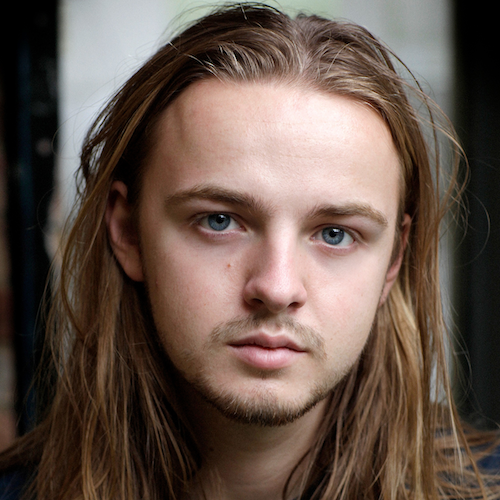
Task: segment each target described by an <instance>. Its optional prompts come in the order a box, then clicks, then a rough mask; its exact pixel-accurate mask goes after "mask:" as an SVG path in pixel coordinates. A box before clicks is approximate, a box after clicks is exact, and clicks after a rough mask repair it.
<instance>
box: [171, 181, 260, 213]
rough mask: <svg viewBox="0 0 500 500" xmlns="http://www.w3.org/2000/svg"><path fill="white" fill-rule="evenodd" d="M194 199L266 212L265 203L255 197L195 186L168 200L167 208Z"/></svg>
mask: <svg viewBox="0 0 500 500" xmlns="http://www.w3.org/2000/svg"><path fill="white" fill-rule="evenodd" d="M193 199H199V200H210V201H217V202H220V203H225V204H229V205H238V206H240V207H243V208H245V209H246V210H248V211H249V212H252V213H262V212H265V205H264V203H263V202H262V201H261V200H259V199H258V198H256V197H255V196H253V195H250V194H246V193H238V192H236V191H232V190H230V189H225V188H221V187H215V186H195V187H194V188H192V189H187V190H185V191H179V192H177V193H174V194H172V195H170V196H169V197H168V198H167V199H166V201H165V206H166V207H167V208H172V207H175V206H177V205H180V204H182V203H186V202H188V201H190V200H193Z"/></svg>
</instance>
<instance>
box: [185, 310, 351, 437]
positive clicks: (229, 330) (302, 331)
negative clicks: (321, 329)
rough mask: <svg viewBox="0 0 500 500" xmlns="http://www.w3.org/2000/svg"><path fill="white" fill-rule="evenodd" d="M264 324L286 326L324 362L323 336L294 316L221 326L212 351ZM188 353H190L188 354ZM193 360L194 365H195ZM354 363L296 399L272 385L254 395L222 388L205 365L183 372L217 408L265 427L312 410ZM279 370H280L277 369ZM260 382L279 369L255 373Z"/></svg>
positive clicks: (212, 338) (237, 419) (212, 341)
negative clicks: (274, 389)
mask: <svg viewBox="0 0 500 500" xmlns="http://www.w3.org/2000/svg"><path fill="white" fill-rule="evenodd" d="M262 325H268V326H269V325H272V327H274V328H284V329H286V331H288V332H290V333H291V334H293V336H294V338H296V339H300V340H301V342H302V343H303V344H305V345H306V346H307V347H308V348H309V349H310V350H309V352H308V355H310V356H313V357H314V358H315V359H316V360H317V361H318V362H324V361H325V359H326V353H325V349H324V345H323V344H324V343H323V340H322V337H321V335H319V334H318V333H317V332H316V331H314V330H313V329H311V328H309V327H305V326H303V325H300V324H299V323H297V322H296V321H295V320H293V319H291V318H285V319H284V320H279V321H276V320H273V321H272V322H271V321H269V320H268V319H267V318H266V317H264V316H253V317H250V318H248V319H242V320H234V321H231V322H228V323H225V324H222V325H219V326H217V327H216V328H214V330H213V331H212V333H211V335H210V338H209V342H208V351H210V350H211V349H213V348H214V346H218V345H220V344H221V343H224V342H227V341H228V340H232V339H236V338H241V336H242V335H243V334H245V332H248V331H251V330H252V329H255V328H257V327H259V326H262ZM186 356H188V355H186ZM194 363H195V361H194V360H192V363H191V366H192V367H194ZM349 370H350V366H349V367H348V368H346V369H343V370H340V372H336V373H331V374H330V375H329V376H328V377H325V380H322V381H316V382H311V384H310V386H309V389H308V391H307V395H304V394H302V395H298V396H297V398H296V399H295V400H291V401H290V400H288V401H283V400H282V399H281V398H280V396H279V395H278V394H277V393H276V392H274V391H273V390H272V389H270V388H262V387H260V388H255V390H254V391H252V392H251V393H250V394H240V393H236V392H235V391H234V390H232V391H231V390H228V389H224V388H222V387H220V384H218V383H217V382H216V381H215V380H214V379H213V378H212V376H211V375H210V373H207V371H206V370H204V369H203V368H201V367H198V368H197V369H196V368H195V369H192V370H189V372H190V375H189V376H188V375H187V373H185V374H181V376H182V378H183V379H184V381H185V382H187V384H188V385H189V386H190V387H191V388H192V389H194V391H195V392H196V393H197V394H198V395H199V396H201V398H202V399H204V400H205V401H206V402H208V403H209V404H210V405H212V406H213V407H214V408H216V409H217V410H218V411H219V412H220V413H221V414H222V415H223V416H225V417H226V418H228V419H230V420H232V421H235V422H239V423H243V424H247V425H257V426H261V427H279V426H284V425H287V424H290V423H292V422H294V421H296V420H297V419H299V418H301V417H302V416H304V415H305V414H306V413H307V412H309V411H310V410H312V409H313V408H314V407H315V406H316V405H317V404H318V403H319V402H321V401H323V400H324V399H325V398H327V397H328V396H329V395H330V394H331V393H332V390H333V388H334V387H335V386H336V385H337V384H338V383H339V382H340V381H341V380H342V379H343V378H344V377H345V376H346V375H347V373H348V372H349ZM277 372H279V370H278V371H277ZM254 376H255V378H256V385H257V384H258V382H259V379H260V380H265V379H266V378H270V377H276V376H279V373H276V372H265V371H262V372H259V373H257V374H254Z"/></svg>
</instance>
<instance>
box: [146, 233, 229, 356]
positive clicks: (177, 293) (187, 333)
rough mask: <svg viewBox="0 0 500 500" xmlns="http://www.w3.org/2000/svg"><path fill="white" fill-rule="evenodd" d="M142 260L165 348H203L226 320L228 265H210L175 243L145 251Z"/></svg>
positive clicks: (215, 263)
mask: <svg viewBox="0 0 500 500" xmlns="http://www.w3.org/2000/svg"><path fill="white" fill-rule="evenodd" d="M144 247H146V245H144ZM179 249H181V250H179ZM143 261H144V263H145V265H144V268H145V276H146V284H147V287H148V293H149V299H150V302H151V308H152V312H153V318H154V321H155V324H156V327H157V329H158V331H159V333H160V335H161V336H162V338H163V340H164V342H165V344H166V347H167V346H169V347H171V348H175V349H185V348H187V347H189V346H193V347H194V346H197V345H202V344H203V341H204V339H205V338H206V337H207V336H208V335H209V333H210V332H211V331H212V329H213V328H214V327H215V325H216V324H218V323H220V322H221V321H223V320H224V319H227V318H226V317H227V314H228V304H227V300H226V296H227V294H228V293H229V291H230V290H231V289H232V287H231V286H230V284H229V283H228V278H229V276H228V274H229V273H228V270H227V264H223V263H222V262H211V260H210V259H205V258H203V257H200V255H199V254H198V253H196V252H192V251H189V250H187V249H186V247H185V246H184V247H183V246H182V245H180V244H176V243H175V241H170V245H167V244H165V243H164V244H162V243H161V242H160V243H156V244H154V246H153V245H151V246H149V247H148V248H147V251H146V248H144V250H143ZM233 293H234V292H233Z"/></svg>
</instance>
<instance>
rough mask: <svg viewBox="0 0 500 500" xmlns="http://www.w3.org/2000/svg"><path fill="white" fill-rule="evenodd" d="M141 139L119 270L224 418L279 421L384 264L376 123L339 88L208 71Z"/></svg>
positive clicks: (308, 393) (383, 280) (323, 370)
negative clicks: (143, 156) (212, 76)
mask: <svg viewBox="0 0 500 500" xmlns="http://www.w3.org/2000/svg"><path fill="white" fill-rule="evenodd" d="M155 139H156V140H155V145H154V147H153V149H152V151H151V154H150V157H149V159H148V162H147V165H146V170H145V175H144V179H143V187H142V194H141V198H140V205H139V224H138V231H139V241H140V245H139V246H140V252H139V251H138V248H139V246H138V247H137V248H131V249H130V252H129V255H128V256H127V259H126V261H127V262H126V264H125V265H124V269H125V271H126V272H127V273H128V274H129V276H131V277H132V278H133V279H135V280H144V281H145V283H146V287H147V290H148V295H149V298H150V301H151V308H152V313H153V317H154V321H155V324H156V326H157V329H158V332H159V335H160V338H161V340H162V342H163V345H164V348H165V350H166V352H167V354H168V356H169V357H170V359H171V361H172V363H173V364H174V365H175V367H176V368H177V370H178V371H179V372H180V373H181V374H182V376H183V377H184V379H185V380H186V381H187V382H188V384H189V386H191V387H194V388H195V389H197V391H199V393H201V394H202V395H203V396H204V397H205V398H206V399H208V400H209V401H211V402H212V403H214V404H215V405H216V406H217V408H219V409H220V410H221V411H222V412H223V413H224V414H226V415H228V416H233V417H234V418H237V419H240V420H243V421H246V422H250V423H251V422H258V423H261V424H262V423H264V424H268V425H278V424H282V423H286V422H288V421H292V420H293V419H295V418H297V417H298V416H300V415H302V414H303V413H304V412H305V411H307V410H308V409H309V408H311V407H312V406H314V405H315V404H316V403H317V402H318V401H320V400H321V399H323V398H325V397H326V396H327V395H328V394H329V393H330V392H331V390H332V388H334V387H335V385H336V384H337V383H338V382H339V380H340V379H341V378H342V377H343V376H344V375H345V374H346V373H347V372H348V371H349V369H350V368H351V367H352V366H353V364H354V363H355V361H356V360H357V358H358V357H359V355H360V353H361V351H362V349H363V346H364V345H365V342H366V340H367V337H368V335H369V333H370V329H371V326H372V323H373V321H374V317H375V314H376V312H377V309H378V307H379V306H380V303H381V301H383V300H384V297H385V296H386V294H387V293H388V291H389V288H390V286H391V284H392V282H393V281H394V279H395V277H396V275H397V271H398V268H399V262H395V263H394V262H392V261H391V255H392V251H393V244H394V240H395V228H396V223H397V222H400V221H396V219H397V214H398V203H399V194H400V193H399V185H400V182H399V180H400V177H399V175H400V173H399V172H400V167H399V160H398V155H397V152H396V150H395V148H394V145H393V142H392V139H391V135H390V132H389V130H388V128H387V126H386V125H385V124H384V122H383V121H382V119H381V118H380V117H379V116H378V115H377V114H376V113H375V112H374V111H373V110H371V109H369V108H368V107H367V106H364V105H362V104H360V103H358V102H356V101H353V100H351V99H349V98H346V97H340V96H334V95H326V94H322V93H319V92H314V91H308V90H304V89H301V88H297V87H290V86H284V85H279V84H224V83H221V82H219V81H216V80H209V81H204V82H199V83H196V84H193V85H191V86H190V87H189V88H188V89H187V90H186V91H185V92H184V93H183V94H181V96H180V97H179V98H178V99H177V100H176V101H175V102H174V103H173V104H172V105H171V106H170V107H169V108H168V109H167V110H166V112H164V114H163V116H162V118H161V120H160V122H159V124H158V126H157V130H156V138H155ZM119 259H120V257H119ZM120 260H121V261H122V263H123V259H120Z"/></svg>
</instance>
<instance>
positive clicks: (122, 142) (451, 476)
mask: <svg viewBox="0 0 500 500" xmlns="http://www.w3.org/2000/svg"><path fill="white" fill-rule="evenodd" d="M401 70H402V71H404V74H406V75H407V76H405V77H404V78H403V77H402V76H400V75H399V72H400V71H401ZM409 76H410V74H409V73H408V72H407V71H406V70H405V69H404V66H403V65H402V63H401V62H400V61H398V60H397V58H396V57H395V56H394V54H392V53H391V52H390V51H389V49H388V48H387V47H385V46H384V45H383V44H382V43H381V42H380V41H379V40H378V39H377V38H375V37H374V36H373V35H371V34H370V33H369V32H368V31H367V30H366V29H364V28H362V27H360V26H357V25H355V24H351V23H348V22H337V21H330V20H327V19H323V18H321V17H317V16H306V15H298V16H297V17H296V18H295V19H292V18H290V17H288V16H287V15H285V14H283V13H281V12H279V11H278V10H275V9H273V8H270V7H267V6H264V5H260V4H257V5H254V4H252V5H250V4H240V5H237V6H231V7H226V8H223V9H220V10H217V11H215V12H214V13H212V14H210V15H208V16H206V17H205V18H203V19H201V20H200V21H198V22H197V23H196V24H194V25H193V26H191V27H190V28H188V29H186V30H185V31H184V32H182V33H181V34H179V35H178V36H177V37H175V38H174V39H173V40H172V41H171V42H170V43H167V44H166V45H164V46H163V47H162V48H160V50H159V51H158V52H157V53H156V54H155V55H154V56H153V57H151V59H149V60H148V61H147V62H146V63H145V64H144V65H143V66H142V67H141V68H140V69H139V70H138V71H137V72H136V73H135V74H134V75H133V76H132V77H131V78H130V79H129V80H128V82H127V83H125V85H124V86H123V87H122V88H121V89H120V90H119V92H118V93H117V94H116V95H115V96H114V98H113V99H112V100H111V102H110V103H109V104H108V106H107V107H106V108H105V109H104V111H103V112H102V113H101V114H100V116H99V117H98V119H97V120H96V122H95V123H94V125H93V127H92V129H91V130H90V132H89V134H88V136H87V138H86V141H85V144H84V146H83V151H82V155H81V166H80V170H79V180H80V182H79V191H78V204H77V208H76V211H75V213H74V217H73V222H72V226H71V229H70V230H69V231H68V234H67V237H66V239H65V245H64V249H63V254H62V265H61V268H60V270H59V271H58V273H57V277H56V278H55V279H54V284H53V290H54V291H53V296H52V297H51V310H50V313H49V316H48V328H47V342H46V351H45V357H44V362H43V365H42V370H43V375H44V377H45V378H44V380H45V382H46V386H47V381H48V383H49V395H48V401H49V403H48V404H47V407H46V408H45V410H44V412H43V413H42V415H41V420H40V423H39V425H38V426H37V427H36V428H35V430H34V431H32V432H31V433H30V434H28V435H27V436H25V437H23V438H21V439H20V440H19V441H18V442H17V443H16V444H15V445H14V446H13V447H12V448H11V449H10V450H8V451H7V452H6V453H4V454H3V456H2V458H0V464H3V466H4V467H5V466H6V464H9V466H10V467H14V466H16V464H17V466H19V465H20V464H23V465H26V464H27V463H29V464H32V465H33V470H34V478H33V481H32V485H31V486H32V491H31V493H33V494H34V495H35V496H36V498H37V500H69V499H71V500H75V499H85V500H91V499H92V500H97V499H101V500H110V499H116V498H121V499H144V500H153V499H154V500H160V499H165V498H168V499H176V498H180V496H181V495H182V492H183V491H185V490H186V488H187V486H188V485H189V483H190V482H191V481H192V479H193V478H194V477H195V475H196V472H197V470H198V469H199V467H200V465H201V464H202V460H203V457H202V456H201V455H200V453H199V451H198V448H197V446H196V440H195V439H194V437H193V434H192V432H191V431H190V427H189V423H188V421H187V419H186V418H185V416H184V415H183V411H182V407H181V404H180V402H179V401H178V395H177V394H176V391H175V384H174V380H173V374H172V373H173V372H172V370H171V368H169V366H170V362H169V360H168V358H167V356H166V354H165V353H164V351H163V349H162V347H161V344H160V342H159V339H158V337H157V333H156V331H155V328H154V325H153V322H152V319H151V314H150V312H149V308H148V305H147V299H146V295H145V293H144V289H143V285H142V284H140V283H136V282H133V281H131V280H130V279H129V278H128V277H127V276H126V275H125V273H124V272H123V270H122V269H121V267H120V266H119V264H118V263H117V261H116V259H115V257H114V255H113V252H112V249H111V247H110V244H109V241H108V235H107V232H106V225H105V220H104V214H105V211H106V206H107V202H108V196H109V192H110V187H111V184H112V183H113V181H115V180H117V179H118V180H121V181H123V182H124V183H125V184H126V185H127V187H128V193H129V201H130V202H131V203H132V204H133V205H136V204H137V203H138V200H139V198H140V197H139V193H140V190H141V179H142V177H143V170H144V168H147V165H146V163H147V162H146V157H147V153H148V151H149V149H150V148H151V146H152V141H153V138H154V133H153V132H154V129H155V127H156V124H157V122H158V118H159V116H160V115H161V113H162V112H163V111H164V110H165V109H166V108H167V107H168V106H169V105H170V104H171V103H172V102H173V101H174V100H175V99H176V98H177V96H179V95H180V94H181V93H182V91H183V90H184V89H185V88H186V87H188V86H189V85H191V84H192V83H193V82H196V81H199V80H203V79H210V78H215V79H219V80H221V81H227V82H236V83H238V82H274V83H279V84H283V85H293V86H298V87H300V88H307V89H309V90H314V91H319V92H322V93H330V94H335V95H342V96H348V97H350V98H352V99H355V100H357V101H359V102H362V103H364V104H365V105H367V106H370V107H371V108H372V109H373V110H375V111H376V112H377V113H378V114H379V115H380V116H381V117H382V118H383V120H384V121H385V123H386V124H387V126H388V127H389V129H390V132H391V134H392V138H393V140H394V144H395V146H396V148H397V152H398V154H399V158H400V164H401V179H402V188H401V201H400V214H401V218H402V215H403V214H405V213H407V214H409V215H410V217H411V220H412V225H411V230H410V234H409V240H408V245H407V247H406V249H405V252H404V260H403V264H402V268H401V271H400V274H399V278H398V280H397V282H396V284H395V285H394V286H393V288H392V290H391V292H390V294H389V297H388V299H387V301H386V302H385V303H384V305H383V306H382V307H381V308H380V310H379V312H378V314H377V317H376V320H375V323H374V326H373V329H372V332H371V334H370V338H369V340H368V343H367V345H366V348H365V350H364V352H363V354H362V356H361V357H360V359H359V360H358V362H357V363H356V365H355V366H354V367H353V369H352V370H351V372H350V373H349V375H348V376H347V377H346V378H345V379H344V380H343V381H342V382H341V383H340V384H339V385H338V386H337V387H336V388H335V390H334V391H333V393H332V395H331V398H330V402H329V407H328V412H327V417H326V418H325V419H324V421H323V422H322V426H321V429H320V432H319V433H318V436H317V440H316V441H315V442H314V443H313V445H312V447H311V449H310V450H309V452H308V453H307V455H306V456H305V457H303V459H302V460H303V462H302V464H305V467H300V468H299V467H298V465H299V464H298V465H297V468H296V471H295V472H294V473H293V474H292V476H291V477H290V480H289V481H288V483H287V485H286V487H285V490H284V492H283V498H290V491H291V489H292V485H293V486H294V488H295V489H296V488H297V487H298V488H299V491H301V492H302V497H303V498H305V497H306V495H307V498H311V499H314V500H320V499H322V500H325V499H351V500H359V499H361V498H362V499H380V498H384V499H388V500H389V499H437V498H456V499H458V498H499V497H500V494H499V493H498V488H497V487H496V486H494V485H492V484H489V483H491V482H490V481H488V477H487V476H483V475H482V474H481V472H480V471H479V468H478V465H477V458H478V456H477V453H476V452H477V450H479V449H481V450H484V446H480V444H481V443H480V440H479V438H477V439H476V438H474V436H476V435H475V434H474V433H472V432H470V433H466V432H465V431H464V430H463V428H462V426H461V424H460V422H459V419H458V417H457V412H456V410H455V406H454V403H453V400H452V394H451V388H450V381H449V376H448V370H447V363H446V356H445V350H444V344H445V338H444V337H445V335H446V328H445V325H444V321H443V317H442V306H441V296H440V287H439V275H438V246H439V239H440V222H441V221H442V219H443V217H444V215H445V214H446V213H447V212H448V211H449V210H450V208H451V207H452V206H453V205H454V204H455V203H456V201H457V198H458V196H459V194H460V186H459V185H458V183H457V178H458V166H459V160H460V158H459V157H460V154H459V153H460V150H459V147H458V145H457V144H458V143H457V142H456V140H455V139H454V135H453V132H452V131H451V130H452V128H451V127H450V126H449V124H448V123H447V122H446V120H445V119H444V118H443V117H441V118H440V121H441V122H443V120H444V123H445V125H446V130H448V132H445V133H444V135H445V136H446V137H447V138H448V139H449V140H450V143H451V150H452V152H453V155H452V156H453V157H452V158H451V160H450V161H449V162H448V163H449V165H447V166H446V168H442V167H441V165H440V158H441V155H440V152H439V141H438V137H437V136H438V135H440V134H441V132H442V130H444V129H443V128H442V127H441V126H438V125H437V123H436V122H437V119H436V117H437V116H441V115H440V113H439V111H438V110H436V107H435V106H434V105H433V104H432V103H431V102H430V101H429V100H428V99H427V98H426V97H425V96H424V95H423V93H422V92H421V91H420V90H419V89H418V86H416V85H415V83H412V84H411V85H410V84H409V83H408V82H407V79H408V77H409ZM417 100H418V101H417ZM412 102H418V103H419V104H418V109H419V113H417V111H416V109H417V108H416V107H415V106H413V105H412V104H411V103H412ZM421 111H423V113H424V116H423V117H422V116H421ZM441 135H442V134H441ZM444 174H446V175H444ZM443 177H447V178H448V181H447V184H446V185H443V182H442V179H443ZM47 374H49V376H47ZM299 470H300V471H301V472H300V473H299V472H298V471H299ZM302 471H304V472H302ZM495 488H497V489H496V490H495Z"/></svg>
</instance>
